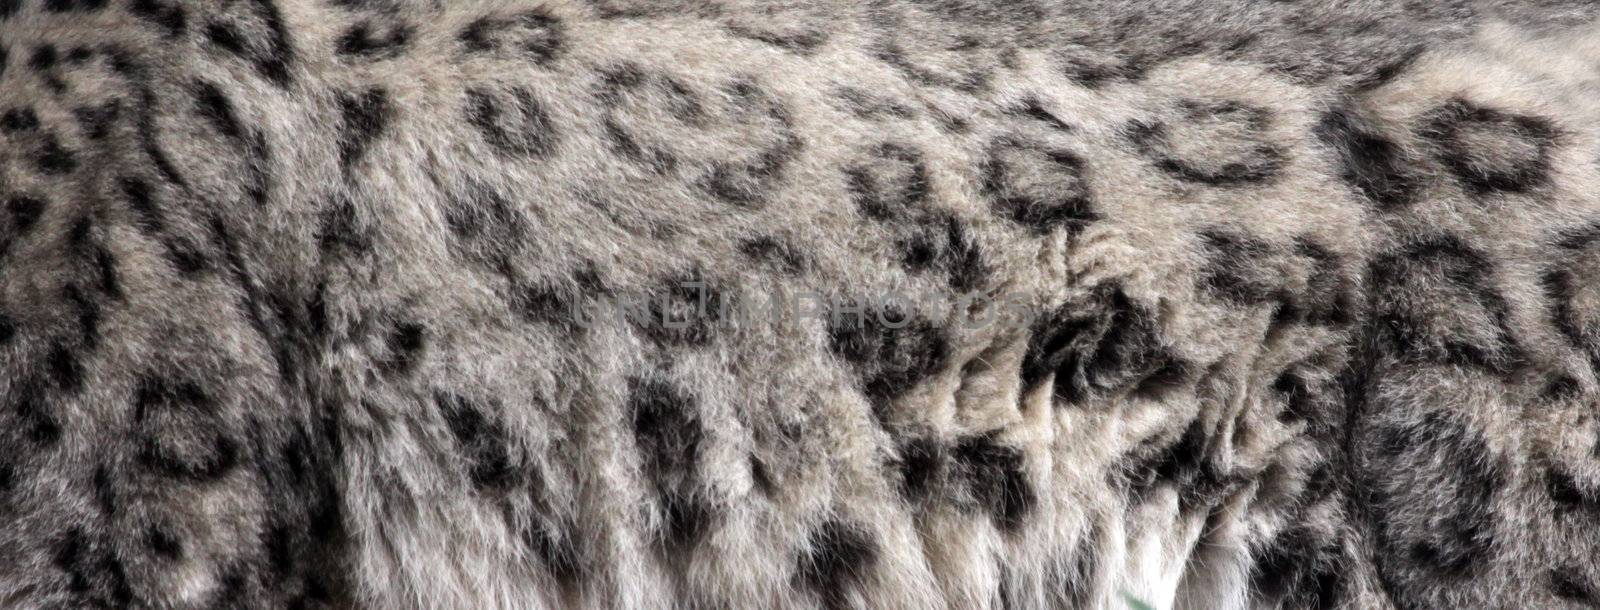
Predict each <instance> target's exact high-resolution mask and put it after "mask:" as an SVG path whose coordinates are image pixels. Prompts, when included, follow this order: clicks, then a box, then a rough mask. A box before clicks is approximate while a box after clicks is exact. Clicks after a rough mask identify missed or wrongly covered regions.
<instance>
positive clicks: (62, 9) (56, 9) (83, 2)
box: [44, 0, 108, 13]
mask: <svg viewBox="0 0 1600 610" xmlns="http://www.w3.org/2000/svg"><path fill="white" fill-rule="evenodd" d="M107 1H108V0H44V10H46V11H49V12H52V13H71V12H83V13H92V12H95V11H98V10H100V9H103V8H105V7H106V2H107Z"/></svg>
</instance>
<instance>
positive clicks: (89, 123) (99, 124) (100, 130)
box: [72, 99, 122, 140]
mask: <svg viewBox="0 0 1600 610" xmlns="http://www.w3.org/2000/svg"><path fill="white" fill-rule="evenodd" d="M121 114H122V101H121V100H117V99H113V100H110V101H107V102H105V103H104V104H101V105H99V106H79V107H77V108H74V109H73V110H72V116H73V118H76V119H77V120H78V125H79V126H80V127H81V128H82V129H83V135H84V137H85V138H88V139H90V140H102V139H105V137H106V136H107V135H110V133H111V125H112V123H114V122H115V121H116V120H117V117H118V116H121Z"/></svg>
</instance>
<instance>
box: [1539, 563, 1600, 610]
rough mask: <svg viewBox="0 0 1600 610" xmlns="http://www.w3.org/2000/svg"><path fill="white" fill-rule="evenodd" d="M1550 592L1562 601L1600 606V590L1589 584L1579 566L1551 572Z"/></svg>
mask: <svg viewBox="0 0 1600 610" xmlns="http://www.w3.org/2000/svg"><path fill="white" fill-rule="evenodd" d="M1550 592H1551V593H1554V594H1555V596H1556V597H1559V598H1561V599H1565V600H1569V601H1575V602H1579V603H1583V604H1589V605H1593V604H1600V589H1596V588H1595V586H1594V585H1593V584H1592V583H1590V582H1589V579H1588V578H1586V577H1585V576H1584V573H1583V570H1582V569H1580V568H1579V567H1577V566H1565V567H1561V568H1556V569H1553V570H1550Z"/></svg>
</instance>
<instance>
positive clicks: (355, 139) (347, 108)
mask: <svg viewBox="0 0 1600 610" xmlns="http://www.w3.org/2000/svg"><path fill="white" fill-rule="evenodd" d="M393 114H394V110H393V108H391V105H390V103H389V96H388V94H387V93H385V92H384V90H383V89H379V88H372V89H368V90H366V91H364V92H362V93H361V94H360V95H355V96H350V95H346V96H340V98H339V115H340V116H341V117H342V118H343V124H342V128H341V129H340V132H339V165H340V166H341V167H343V168H344V169H345V171H347V172H348V171H349V170H350V168H351V167H352V166H354V165H355V164H356V163H357V162H358V161H360V160H361V158H362V157H363V156H365V155H366V154H367V150H368V149H369V148H371V147H372V143H373V142H374V141H376V140H377V139H378V138H380V137H382V136H383V134H384V131H385V130H386V129H387V127H388V125H389V121H390V120H391V117H392V115H393Z"/></svg>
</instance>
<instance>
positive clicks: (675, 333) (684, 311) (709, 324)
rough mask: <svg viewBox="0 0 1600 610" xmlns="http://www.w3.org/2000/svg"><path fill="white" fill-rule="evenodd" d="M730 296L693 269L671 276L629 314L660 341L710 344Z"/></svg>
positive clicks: (680, 343) (695, 344) (635, 322)
mask: <svg viewBox="0 0 1600 610" xmlns="http://www.w3.org/2000/svg"><path fill="white" fill-rule="evenodd" d="M728 298H730V297H728V296H727V295H726V294H725V293H724V292H723V291H722V290H721V289H720V288H719V287H718V286H717V285H716V284H715V283H713V282H712V281H710V280H708V279H706V278H705V277H704V276H703V275H701V274H699V273H697V272H689V273H685V274H680V275H677V276H673V277H671V278H668V279H667V281H666V282H665V283H664V284H662V285H660V286H659V287H658V288H657V289H655V290H653V291H651V292H650V293H648V294H646V295H644V302H643V305H644V307H643V308H642V309H636V311H634V312H630V316H629V318H630V319H631V320H632V322H633V323H634V326H635V327H637V328H638V329H639V330H640V331H641V332H643V333H644V335H645V336H647V337H649V338H650V339H651V340H653V341H655V342H657V343H660V344H663V345H673V346H703V345H708V344H710V343H711V341H712V339H713V338H715V337H716V335H717V332H718V330H719V327H720V326H721V324H722V311H723V307H724V304H725V302H726V301H727V299H728ZM640 313H642V314H643V315H642V316H641V315H639V314H640Z"/></svg>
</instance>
